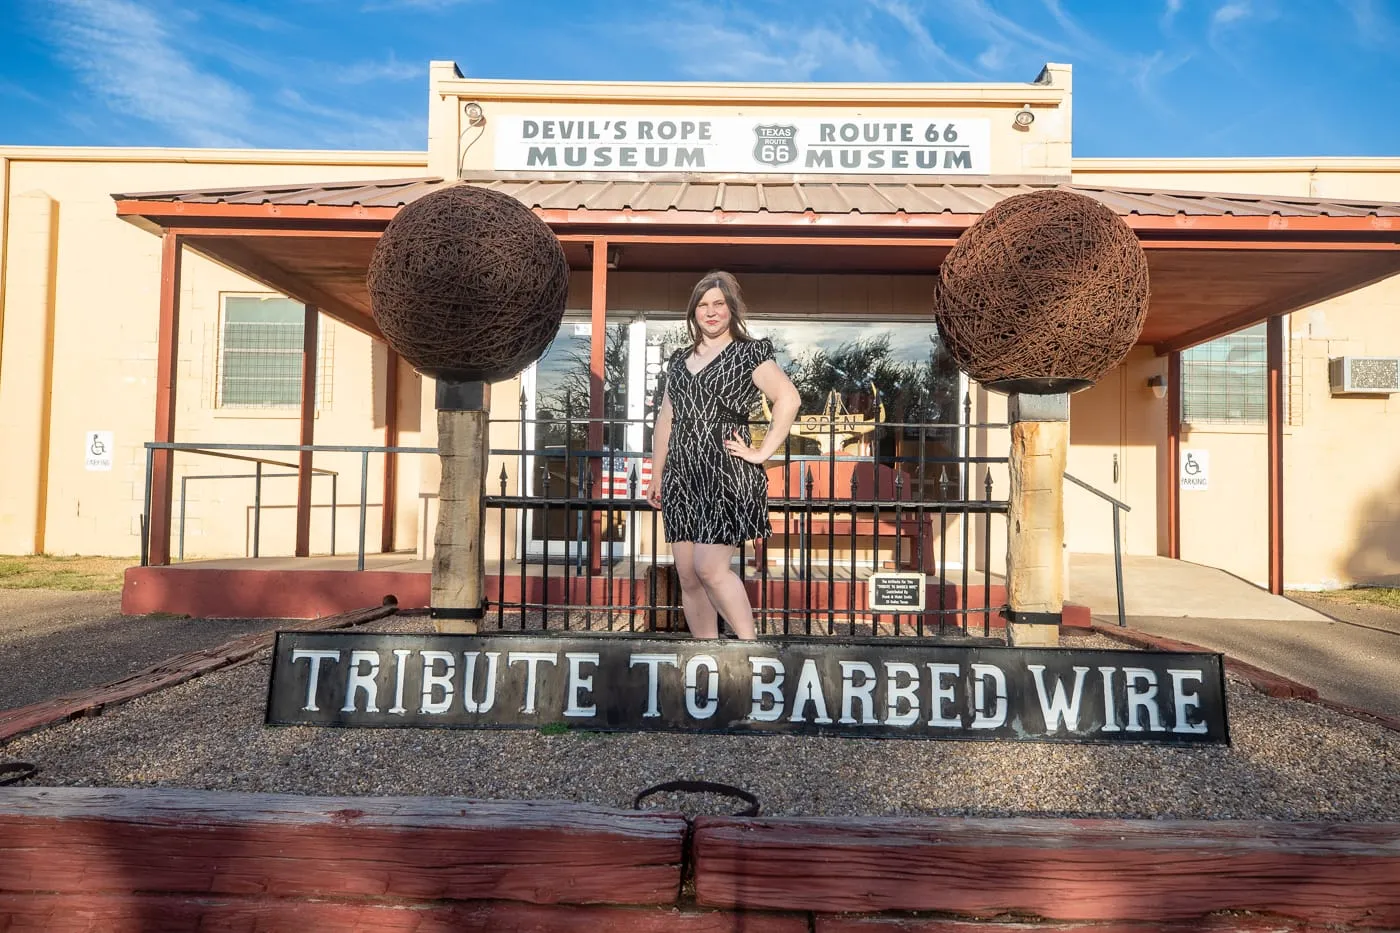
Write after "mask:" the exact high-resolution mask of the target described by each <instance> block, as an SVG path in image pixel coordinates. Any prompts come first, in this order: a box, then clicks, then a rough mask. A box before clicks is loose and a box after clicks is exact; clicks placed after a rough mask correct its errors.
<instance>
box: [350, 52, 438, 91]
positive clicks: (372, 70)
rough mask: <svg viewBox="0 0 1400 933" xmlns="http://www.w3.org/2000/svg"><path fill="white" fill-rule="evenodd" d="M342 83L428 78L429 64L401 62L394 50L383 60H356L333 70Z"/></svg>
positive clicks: (425, 79) (371, 82) (370, 82)
mask: <svg viewBox="0 0 1400 933" xmlns="http://www.w3.org/2000/svg"><path fill="white" fill-rule="evenodd" d="M332 75H333V77H334V78H335V80H337V81H339V82H340V83H341V84H373V83H376V82H379V81H407V80H409V79H410V78H422V79H423V80H424V82H426V81H427V80H428V68H427V65H414V64H410V63H408V62H401V61H399V60H398V59H397V58H396V57H395V56H394V53H393V52H390V53H389V58H388V59H387V60H386V61H382V62H356V63H354V64H353V65H346V66H345V67H343V68H339V69H336V70H335V71H333V72H332Z"/></svg>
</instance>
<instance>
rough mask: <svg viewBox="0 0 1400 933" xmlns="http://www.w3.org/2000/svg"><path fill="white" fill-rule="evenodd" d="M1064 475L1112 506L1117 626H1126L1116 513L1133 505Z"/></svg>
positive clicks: (1121, 552) (1130, 508)
mask: <svg viewBox="0 0 1400 933" xmlns="http://www.w3.org/2000/svg"><path fill="white" fill-rule="evenodd" d="M1064 476H1065V479H1067V480H1069V481H1070V482H1071V483H1073V484H1074V485H1076V486H1078V487H1079V488H1080V489H1084V490H1087V491H1088V492H1091V493H1093V494H1094V495H1096V496H1098V497H1099V498H1100V499H1102V500H1104V501H1105V502H1107V503H1108V504H1109V505H1111V506H1113V577H1114V580H1115V582H1116V583H1117V587H1118V627H1119V628H1127V626H1128V619H1127V615H1126V614H1125V610H1124V607H1123V545H1122V543H1121V541H1120V540H1119V531H1118V529H1119V520H1118V514H1119V513H1120V512H1131V511H1132V510H1133V507H1132V506H1131V505H1128V503H1126V502H1124V501H1122V500H1121V499H1115V498H1113V497H1112V496H1110V495H1109V494H1108V493H1106V492H1104V491H1103V490H1102V489H1098V488H1096V487H1094V486H1090V485H1089V484H1088V483H1086V482H1084V481H1083V480H1082V479H1080V478H1079V477H1077V476H1071V475H1070V474H1068V473H1066V474H1064Z"/></svg>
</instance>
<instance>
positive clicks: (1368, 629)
mask: <svg viewBox="0 0 1400 933" xmlns="http://www.w3.org/2000/svg"><path fill="white" fill-rule="evenodd" d="M1068 582H1069V586H1068V588H1067V595H1066V599H1067V600H1068V601H1070V602H1075V603H1079V604H1081V605H1085V606H1088V607H1089V608H1090V610H1091V611H1092V612H1093V615H1094V621H1096V622H1101V623H1103V624H1105V625H1117V624H1118V607H1117V596H1116V593H1115V587H1114V579H1113V557H1112V555H1101V554H1074V555H1071V558H1070V578H1069V581H1068ZM1123 590H1124V597H1125V598H1124V606H1125V610H1126V614H1127V623H1128V628H1131V629H1136V630H1137V631H1139V632H1145V633H1147V634H1149V635H1157V636H1161V637H1165V638H1175V639H1178V640H1180V641H1185V642H1191V643H1192V644H1197V645H1200V646H1201V647H1203V648H1209V649H1211V650H1213V651H1221V652H1224V653H1225V654H1228V655H1230V656H1231V657H1234V658H1237V659H1238V660H1240V661H1244V662H1245V663H1247V664H1253V665H1254V666H1255V667H1260V668H1263V669H1264V670H1267V671H1272V672H1273V673H1275V674H1279V675H1282V676H1284V677H1287V678H1289V679H1290V680H1295V681H1297V682H1298V683H1301V684H1306V685H1307V686H1309V687H1312V688H1314V689H1315V690H1317V692H1318V695H1319V696H1320V697H1322V698H1323V699H1326V700H1331V701H1333V702H1336V703H1342V704H1345V705H1347V706H1354V707H1358V708H1360V709H1364V710H1369V711H1371V712H1375V713H1380V714H1382V715H1385V716H1389V717H1392V718H1397V719H1400V676H1397V674H1396V672H1397V671H1400V631H1390V630H1388V629H1389V628H1390V626H1386V625H1379V626H1377V625H1362V624H1351V623H1348V622H1346V621H1341V620H1340V619H1338V618H1332V617H1331V616H1329V615H1326V614H1324V613H1322V612H1319V611H1317V610H1316V609H1313V608H1310V607H1308V606H1304V605H1301V604H1299V603H1297V602H1294V601H1293V600H1291V599H1287V598H1286V597H1283V596H1275V595H1273V594H1272V593H1269V592H1267V591H1265V590H1262V589H1260V588H1259V587H1257V586H1254V585H1253V584H1251V583H1249V582H1247V581H1245V580H1241V579H1240V578H1239V577H1235V576H1233V575H1231V574H1228V573H1226V572H1224V571H1223V570H1217V569H1215V568H1213V567H1203V566H1201V565H1199V564H1191V563H1187V562H1185V561H1174V560H1170V559H1168V558H1165V557H1139V556H1132V557H1127V558H1125V560H1124V565H1123Z"/></svg>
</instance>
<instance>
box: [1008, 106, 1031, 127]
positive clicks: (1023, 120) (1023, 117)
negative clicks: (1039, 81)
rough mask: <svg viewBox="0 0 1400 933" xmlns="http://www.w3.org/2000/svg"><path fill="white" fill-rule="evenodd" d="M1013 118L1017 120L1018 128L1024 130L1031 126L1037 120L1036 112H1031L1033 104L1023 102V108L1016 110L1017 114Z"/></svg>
mask: <svg viewBox="0 0 1400 933" xmlns="http://www.w3.org/2000/svg"><path fill="white" fill-rule="evenodd" d="M1012 119H1014V120H1015V121H1016V127H1017V128H1018V129H1023V130H1024V129H1026V128H1027V127H1029V126H1030V125H1031V124H1032V123H1034V122H1035V114H1033V113H1031V105H1030V104H1023V105H1022V106H1021V109H1020V110H1018V111H1016V116H1015V117H1013V118H1012Z"/></svg>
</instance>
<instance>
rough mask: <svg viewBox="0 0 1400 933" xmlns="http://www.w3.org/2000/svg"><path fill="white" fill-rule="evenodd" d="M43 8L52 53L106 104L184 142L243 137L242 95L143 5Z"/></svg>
mask: <svg viewBox="0 0 1400 933" xmlns="http://www.w3.org/2000/svg"><path fill="white" fill-rule="evenodd" d="M51 12H53V13H54V14H55V15H53V16H52V17H51V18H50V20H49V22H48V27H49V31H50V33H51V35H52V37H53V40H54V42H55V44H56V46H57V49H58V53H59V56H60V57H61V59H62V60H63V61H64V62H66V63H67V64H68V65H69V67H71V68H72V69H73V71H74V72H75V73H76V74H77V76H78V77H79V79H80V80H81V81H82V82H83V83H84V84H85V85H86V86H87V87H88V88H89V89H90V90H91V91H92V92H93V93H94V94H95V95H96V96H97V97H99V98H101V99H103V100H105V101H106V102H107V104H108V105H109V106H110V107H111V108H112V109H113V110H114V111H116V112H118V113H122V114H126V115H128V116H133V117H137V118H139V119H142V120H146V121H148V122H150V123H154V124H156V125H158V126H162V127H165V128H166V129H167V130H169V131H170V132H171V133H172V134H173V135H174V137H175V138H176V139H177V140H178V141H180V142H182V143H185V144H192V145H196V146H242V145H247V142H246V138H247V133H248V128H249V114H250V111H251V101H250V98H249V95H248V94H247V93H246V92H245V91H243V89H242V88H239V87H237V86H235V85H233V84H231V83H229V82H228V81H225V80H224V79H223V78H220V77H219V76H217V75H214V74H209V73H207V72H204V71H201V70H200V69H199V67H198V66H196V65H195V64H194V63H193V62H191V61H190V60H189V58H187V57H186V56H185V55H184V54H183V53H182V52H181V51H180V50H179V48H178V44H177V42H176V41H175V40H173V39H172V37H171V35H170V33H169V31H168V30H167V28H166V26H165V25H164V24H163V23H162V22H161V21H160V20H159V19H158V18H157V17H156V16H155V14H154V13H153V12H152V11H151V10H150V9H148V8H147V7H145V6H142V5H140V4H138V3H135V2H131V0H54V4H53V8H51Z"/></svg>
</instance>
